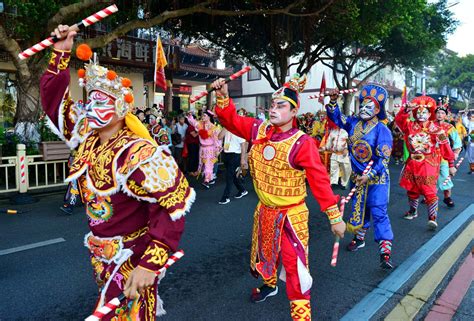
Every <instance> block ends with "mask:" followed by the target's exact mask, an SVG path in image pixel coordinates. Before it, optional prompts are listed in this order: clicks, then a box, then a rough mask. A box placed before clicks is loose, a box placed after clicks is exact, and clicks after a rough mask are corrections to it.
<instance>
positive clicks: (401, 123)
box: [395, 108, 410, 134]
mask: <svg viewBox="0 0 474 321" xmlns="http://www.w3.org/2000/svg"><path fill="white" fill-rule="evenodd" d="M409 117H410V112H409V111H408V110H407V109H406V108H400V110H399V111H398V114H397V115H396V116H395V124H396V125H397V126H398V128H399V129H400V131H401V132H402V133H404V134H405V133H406V132H407V131H408V125H409V122H410V119H409Z"/></svg>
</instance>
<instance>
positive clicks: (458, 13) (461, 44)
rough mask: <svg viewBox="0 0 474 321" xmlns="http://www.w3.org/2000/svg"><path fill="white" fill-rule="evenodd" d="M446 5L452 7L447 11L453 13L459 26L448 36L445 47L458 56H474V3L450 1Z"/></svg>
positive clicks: (471, 1) (471, 0)
mask: <svg viewBox="0 0 474 321" xmlns="http://www.w3.org/2000/svg"><path fill="white" fill-rule="evenodd" d="M448 5H452V7H451V8H449V10H451V12H453V14H454V18H455V19H456V20H458V21H459V25H458V27H457V29H456V31H455V32H454V33H453V34H451V35H448V44H447V46H446V47H447V48H448V49H451V50H453V51H456V52H457V53H458V54H459V55H460V56H465V55H467V54H474V17H473V14H474V1H473V0H450V1H449V2H448Z"/></svg>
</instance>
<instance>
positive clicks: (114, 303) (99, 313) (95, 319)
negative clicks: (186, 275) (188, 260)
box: [85, 250, 184, 321]
mask: <svg viewBox="0 0 474 321" xmlns="http://www.w3.org/2000/svg"><path fill="white" fill-rule="evenodd" d="M183 255H184V251H183V250H179V251H177V252H175V253H174V254H173V255H171V256H170V257H169V258H168V261H166V264H165V265H164V266H163V267H162V268H161V269H159V270H158V271H157V272H156V275H157V276H158V275H160V274H162V273H163V272H165V271H166V270H167V269H168V268H169V267H170V266H171V265H173V264H174V263H176V261H178V260H179V259H180V258H182V257H183ZM123 299H125V295H124V294H123V293H121V294H120V295H119V296H118V297H116V298H113V299H112V300H110V301H109V302H107V303H106V304H105V305H104V306H102V307H101V308H99V309H97V310H96V311H94V313H93V314H92V315H90V316H88V317H87V318H86V319H85V321H100V320H101V319H102V318H103V317H104V316H106V315H107V314H109V313H110V312H111V311H113V310H114V309H116V308H118V307H119V305H120V302H121V301H122V300H123Z"/></svg>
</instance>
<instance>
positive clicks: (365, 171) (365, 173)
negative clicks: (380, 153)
mask: <svg viewBox="0 0 474 321" xmlns="http://www.w3.org/2000/svg"><path fill="white" fill-rule="evenodd" d="M373 163H374V161H373V160H372V159H371V160H370V162H369V163H368V164H367V167H366V168H365V169H364V171H363V172H362V175H367V173H368V172H369V171H370V170H371V169H372V164H373ZM357 187H358V186H357V185H356V186H354V187H353V188H352V189H351V191H350V192H349V194H348V195H347V196H346V197H343V198H342V199H341V212H344V204H345V203H347V202H349V200H350V199H351V198H352V195H354V193H355V191H356V190H357Z"/></svg>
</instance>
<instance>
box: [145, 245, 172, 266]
mask: <svg viewBox="0 0 474 321" xmlns="http://www.w3.org/2000/svg"><path fill="white" fill-rule="evenodd" d="M143 256H144V257H146V256H149V258H148V259H147V260H146V262H147V263H151V264H155V265H157V266H160V267H161V266H163V265H165V263H166V261H167V260H168V251H167V250H166V249H164V248H162V247H160V246H159V244H157V243H155V242H152V243H150V245H148V248H147V249H146V251H145V253H144V254H143Z"/></svg>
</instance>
